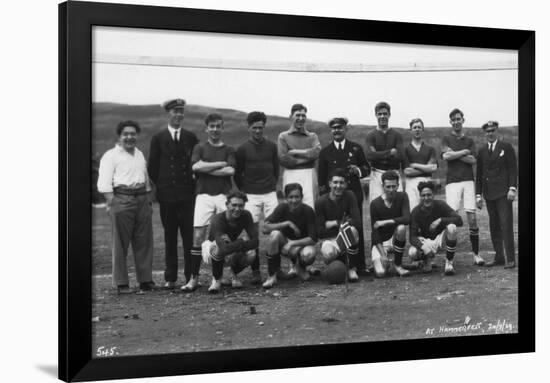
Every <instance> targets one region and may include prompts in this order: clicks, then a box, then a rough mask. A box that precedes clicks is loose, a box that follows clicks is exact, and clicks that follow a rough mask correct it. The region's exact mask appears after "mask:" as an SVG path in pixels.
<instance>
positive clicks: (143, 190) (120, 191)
mask: <svg viewBox="0 0 550 383" xmlns="http://www.w3.org/2000/svg"><path fill="white" fill-rule="evenodd" d="M113 192H114V193H115V194H124V195H134V196H135V195H143V194H147V193H149V192H148V191H147V189H146V188H145V187H141V188H139V189H132V188H127V187H124V186H118V187H116V188H114V189H113Z"/></svg>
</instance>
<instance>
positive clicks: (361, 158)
mask: <svg viewBox="0 0 550 383" xmlns="http://www.w3.org/2000/svg"><path fill="white" fill-rule="evenodd" d="M350 165H355V166H357V167H358V168H359V170H360V171H361V177H366V176H368V175H369V174H370V166H369V163H368V162H367V159H366V158H365V153H364V152H363V148H362V147H361V145H359V144H358V143H356V142H353V141H350V140H347V139H346V144H345V145H344V149H343V150H342V151H339V150H338V149H336V147H335V146H334V141H331V142H330V144H328V145H327V146H325V147H324V148H323V149H321V153H320V154H319V175H318V180H319V190H320V192H321V194H324V193H328V192H329V191H330V190H329V187H328V181H327V178H328V175H329V174H330V172H331V171H332V170H334V169H336V168H341V169H344V170H345V171H346V172H347V174H348V183H349V185H348V189H349V190H351V191H353V193H354V194H355V197H356V199H357V200H358V202H359V203H361V201H363V189H362V188H361V182H360V181H359V177H357V176H356V175H353V174H351V173H349V166H350Z"/></svg>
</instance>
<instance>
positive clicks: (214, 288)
mask: <svg viewBox="0 0 550 383" xmlns="http://www.w3.org/2000/svg"><path fill="white" fill-rule="evenodd" d="M221 288H222V284H221V281H219V280H217V279H214V278H212V284H211V285H210V287H209V288H208V292H209V293H210V294H217V293H219V292H220V290H221Z"/></svg>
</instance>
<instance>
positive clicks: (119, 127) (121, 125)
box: [116, 120, 141, 136]
mask: <svg viewBox="0 0 550 383" xmlns="http://www.w3.org/2000/svg"><path fill="white" fill-rule="evenodd" d="M127 126H133V127H134V128H135V129H136V133H138V134H139V133H140V132H141V128H140V127H139V124H138V123H137V122H135V121H132V120H126V121H120V122H119V123H118V125H117V126H116V135H117V136H120V134H121V133H122V129H124V128H125V127H127Z"/></svg>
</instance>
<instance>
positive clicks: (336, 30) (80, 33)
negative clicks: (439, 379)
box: [58, 1, 535, 381]
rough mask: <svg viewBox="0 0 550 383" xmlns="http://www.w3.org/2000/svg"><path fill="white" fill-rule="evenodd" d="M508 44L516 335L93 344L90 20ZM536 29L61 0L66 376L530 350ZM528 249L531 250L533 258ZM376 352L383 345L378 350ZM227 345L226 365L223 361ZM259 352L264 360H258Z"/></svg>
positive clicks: (62, 360) (62, 365)
mask: <svg viewBox="0 0 550 383" xmlns="http://www.w3.org/2000/svg"><path fill="white" fill-rule="evenodd" d="M97 25H100V26H117V27H131V28H145V29H165V30H186V31H202V32H220V33H239V34H252V35H266V36H287V37H306V38H307V37H311V38H325V39H339V40H357V41H375V42H381V43H384V42H387V43H405V44H425V45H443V46H458V47H478V48H495V49H513V50H517V52H518V58H519V60H518V63H519V72H518V100H519V112H518V118H519V120H518V123H519V127H520V129H519V164H520V169H521V171H520V175H519V188H520V189H521V190H522V191H523V193H524V194H525V195H526V197H523V198H521V199H520V201H519V212H520V214H519V216H518V220H519V221H520V225H519V233H518V237H519V239H520V240H519V241H518V242H519V246H518V247H519V254H520V257H521V268H520V269H519V284H518V288H519V302H520V304H519V314H518V327H519V332H518V333H517V334H499V335H491V336H468V337H454V338H431V339H417V340H394V341H390V342H369V343H353V344H351V343H350V344H337V345H316V346H301V347H286V348H284V350H281V348H263V349H262V353H261V356H260V355H259V353H257V352H256V351H255V350H236V351H219V352H197V353H185V354H166V355H149V356H131V357H130V356H128V357H116V358H101V359H93V358H92V347H91V341H92V340H91V326H92V323H91V320H90V319H91V316H92V312H91V271H92V270H91V190H92V188H91V177H90V169H91V155H90V150H83V148H90V147H91V105H92V103H91V94H92V92H91V89H92V81H91V67H92V65H91V52H92V50H91V33H92V32H91V31H92V26H97ZM534 137H535V32H534V31H525V30H507V29H491V28H475V27H460V26H447V25H430V24H414V23H397V22H386V21H370V20H350V19H334V18H325V17H307V16H292V15H274V14H259V13H246V12H229V11H213V10H199V9H185V8H171V7H157V6H138V5H121V4H107V3H87V2H77V1H70V2H66V3H62V4H60V5H59V148H60V150H59V175H60V176H59V356H58V357H59V378H60V379H62V380H65V381H86V380H103V379H117V378H118V379H120V378H134V377H153V376H168V375H181V374H198V373H214V372H222V371H244V370H260V369H277V368H288V367H306V366H322V365H337V364H353V363H369V362H383V361H397V360H414V359H426V358H447V357H458V356H477V355H488V354H508V353H524V352H533V351H534V350H535V273H534V267H535V266H534V265H535V259H534V257H533V254H534V253H535V249H534V245H535V241H534V236H535V234H534V233H535V226H534V225H535V219H534V211H535V200H534V194H535V192H534V190H535V177H534V169H535V152H534V148H535V145H534ZM527 255H529V256H527ZM374 350H376V353H375V352H374ZM228 354H230V357H231V361H232V362H231V365H226V364H225V363H224V362H223V359H224V357H227V356H228ZM260 357H261V359H260Z"/></svg>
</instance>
